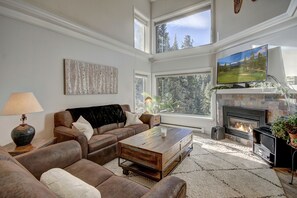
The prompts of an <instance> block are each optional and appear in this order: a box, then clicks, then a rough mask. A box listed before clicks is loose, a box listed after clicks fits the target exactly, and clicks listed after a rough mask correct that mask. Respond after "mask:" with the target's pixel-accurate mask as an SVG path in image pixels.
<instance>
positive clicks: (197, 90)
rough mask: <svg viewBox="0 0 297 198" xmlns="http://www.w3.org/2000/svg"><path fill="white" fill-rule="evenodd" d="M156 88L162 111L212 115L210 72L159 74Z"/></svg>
mask: <svg viewBox="0 0 297 198" xmlns="http://www.w3.org/2000/svg"><path fill="white" fill-rule="evenodd" d="M156 88H157V89H156V91H157V96H158V97H159V101H160V103H159V108H160V109H159V111H160V112H162V113H174V114H192V115H203V116H210V103H211V94H210V88H211V74H210V72H205V73H192V74H174V75H159V76H156Z"/></svg>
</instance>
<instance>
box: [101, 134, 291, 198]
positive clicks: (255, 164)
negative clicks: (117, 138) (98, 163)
mask: <svg viewBox="0 0 297 198" xmlns="http://www.w3.org/2000/svg"><path fill="white" fill-rule="evenodd" d="M193 144H194V149H193V151H192V152H191V156H190V157H187V158H185V159H184V161H183V162H182V163H181V164H180V165H179V166H178V167H177V168H176V169H175V170H174V171H173V173H172V174H171V175H174V176H176V177H179V178H181V179H183V180H185V181H186V182H187V197H189V198H200V197H201V198H212V197H213V198H217V197H220V198H223V197H224V198H237V197H238V198H239V197H250V198H259V197H262V198H264V197H265V198H274V197H282V198H285V197H286V196H285V193H284V190H283V188H282V185H281V183H280V181H279V179H278V177H277V175H276V173H275V172H274V170H273V169H270V167H269V166H268V165H267V164H266V163H265V162H264V161H263V160H261V159H260V158H259V157H257V156H255V155H254V154H253V153H252V151H251V148H250V147H246V146H243V145H241V144H239V143H237V142H233V141H232V140H228V139H224V140H221V141H216V140H212V139H210V138H209V137H208V136H207V135H205V134H199V133H195V134H194V141H193ZM104 167H106V168H108V169H109V170H111V171H112V172H114V173H115V174H116V175H120V176H123V177H126V178H128V179H130V180H133V181H135V182H138V183H140V184H142V185H144V186H147V187H149V188H151V187H152V186H153V185H154V184H155V183H156V182H154V181H152V180H150V179H147V178H145V177H142V176H140V175H137V174H135V173H130V174H129V175H128V176H125V175H123V173H122V169H121V168H120V167H118V160H117V159H115V160H113V161H111V162H109V163H107V164H105V165H104Z"/></svg>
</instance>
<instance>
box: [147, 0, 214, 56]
mask: <svg viewBox="0 0 297 198" xmlns="http://www.w3.org/2000/svg"><path fill="white" fill-rule="evenodd" d="M208 9H209V10H210V12H211V22H210V26H211V27H210V30H211V32H210V43H209V44H205V45H200V46H196V47H193V48H194V49H195V48H198V47H203V46H209V45H212V44H213V42H214V14H213V13H214V12H213V6H212V4H211V1H210V0H207V1H203V2H200V3H198V4H196V5H193V6H190V7H187V8H184V9H181V10H178V11H175V12H172V13H169V14H166V15H162V16H160V17H157V18H154V19H152V36H151V38H152V39H151V40H152V42H151V46H152V48H151V51H152V54H164V53H168V52H162V53H157V52H156V51H157V50H156V42H157V41H156V38H157V37H156V34H157V31H156V26H157V25H160V24H163V23H166V22H171V21H174V20H177V19H180V18H183V17H186V16H188V15H192V14H194V13H198V12H203V11H205V10H208ZM177 51H182V50H176V51H173V52H177ZM169 52H172V51H169Z"/></svg>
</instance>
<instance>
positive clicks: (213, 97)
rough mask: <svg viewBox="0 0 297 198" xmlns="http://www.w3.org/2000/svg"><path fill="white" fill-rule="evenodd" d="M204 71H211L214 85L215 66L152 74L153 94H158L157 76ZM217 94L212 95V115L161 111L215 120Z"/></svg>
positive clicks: (172, 114) (180, 115)
mask: <svg viewBox="0 0 297 198" xmlns="http://www.w3.org/2000/svg"><path fill="white" fill-rule="evenodd" d="M203 72H210V82H211V84H212V85H213V83H214V78H213V68H212V67H204V68H199V69H191V70H176V71H168V72H157V73H153V74H152V95H154V96H156V94H157V89H156V85H157V80H156V77H157V76H161V75H173V74H190V73H203ZM215 97H216V95H215V94H212V97H211V102H210V103H211V105H210V115H209V116H202V115H190V114H174V113H171V114H166V113H165V114H164V113H163V114H162V113H160V115H161V116H171V117H181V118H187V117H192V118H201V119H207V120H214V116H215V115H216V98H215Z"/></svg>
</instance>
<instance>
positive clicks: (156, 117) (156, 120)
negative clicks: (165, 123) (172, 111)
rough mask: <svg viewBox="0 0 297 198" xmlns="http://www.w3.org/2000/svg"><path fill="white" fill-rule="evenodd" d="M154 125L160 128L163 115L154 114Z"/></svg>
mask: <svg viewBox="0 0 297 198" xmlns="http://www.w3.org/2000/svg"><path fill="white" fill-rule="evenodd" d="M153 117H154V123H153V126H158V125H160V123H161V115H158V114H154V116H153Z"/></svg>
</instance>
